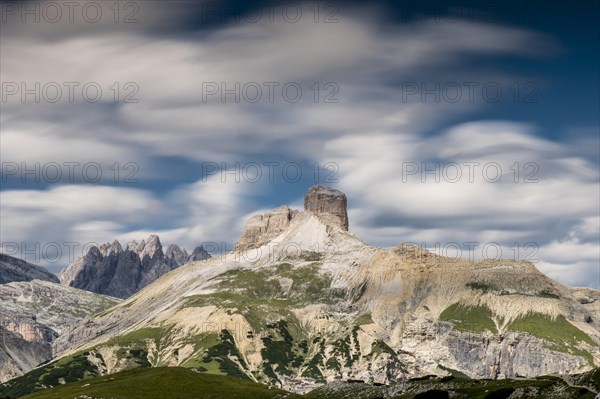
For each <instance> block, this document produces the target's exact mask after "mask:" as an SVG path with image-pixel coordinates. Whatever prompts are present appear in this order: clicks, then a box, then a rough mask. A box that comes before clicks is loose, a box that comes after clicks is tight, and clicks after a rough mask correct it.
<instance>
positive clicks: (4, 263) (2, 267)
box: [0, 254, 58, 284]
mask: <svg viewBox="0 0 600 399" xmlns="http://www.w3.org/2000/svg"><path fill="white" fill-rule="evenodd" d="M36 279H37V280H45V281H50V282H53V283H58V277H56V276H55V275H54V274H52V273H50V272H49V271H47V270H46V269H44V268H43V267H40V266H37V265H33V264H31V263H28V262H26V261H24V260H21V259H17V258H13V257H12V256H9V255H5V254H0V284H6V283H11V282H13V281H31V280H36Z"/></svg>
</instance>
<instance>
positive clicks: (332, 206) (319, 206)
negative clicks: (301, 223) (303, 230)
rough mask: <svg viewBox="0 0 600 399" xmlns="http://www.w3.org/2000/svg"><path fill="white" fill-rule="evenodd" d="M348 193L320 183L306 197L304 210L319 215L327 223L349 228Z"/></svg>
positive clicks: (345, 228) (344, 228)
mask: <svg viewBox="0 0 600 399" xmlns="http://www.w3.org/2000/svg"><path fill="white" fill-rule="evenodd" d="M347 205H348V200H347V199H346V194H344V193H342V192H341V191H338V190H334V189H332V188H329V187H326V186H322V185H318V186H313V187H311V188H310V189H309V190H308V192H307V193H306V196H305V197H304V210H305V211H308V212H311V213H313V214H315V215H317V216H318V217H319V218H320V219H322V220H323V222H325V223H326V224H334V225H336V226H339V227H341V228H342V229H343V230H348V213H347V211H346V207H347Z"/></svg>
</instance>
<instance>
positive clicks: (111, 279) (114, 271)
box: [59, 234, 210, 298]
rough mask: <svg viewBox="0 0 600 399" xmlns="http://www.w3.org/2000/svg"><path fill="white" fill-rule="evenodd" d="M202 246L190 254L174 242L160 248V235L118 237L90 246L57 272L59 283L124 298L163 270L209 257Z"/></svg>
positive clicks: (161, 273)
mask: <svg viewBox="0 0 600 399" xmlns="http://www.w3.org/2000/svg"><path fill="white" fill-rule="evenodd" d="M209 258H210V254H209V253H208V252H206V250H205V249H204V247H203V246H199V247H196V248H195V249H194V251H193V252H192V254H188V253H187V251H186V250H185V249H181V248H180V247H179V246H177V245H175V244H171V245H169V246H168V247H167V250H166V251H165V252H163V247H162V244H161V242H160V238H159V237H158V236H157V235H155V234H152V235H150V236H149V237H148V239H147V240H142V241H141V242H139V243H137V242H133V243H130V244H127V245H126V246H125V247H123V246H122V245H121V243H120V242H119V241H118V240H115V241H113V242H112V243H105V244H102V245H100V246H99V247H98V246H92V247H90V249H89V250H88V252H87V254H86V255H84V256H83V257H81V258H78V259H76V260H75V261H74V262H73V263H71V264H70V265H69V266H67V267H66V268H65V269H64V270H62V272H61V273H60V276H59V279H60V283H61V284H63V285H68V286H70V287H75V288H80V289H84V290H86V291H91V292H95V293H98V294H105V295H110V296H114V297H118V298H127V297H129V296H131V295H132V294H134V293H136V292H137V291H139V290H140V289H142V288H143V287H145V286H147V285H148V284H150V283H151V282H153V281H155V280H156V279H157V278H159V277H160V276H162V275H163V274H165V273H168V272H170V271H172V270H174V269H176V268H178V267H180V266H182V265H184V264H186V263H189V262H194V261H200V260H205V259H209Z"/></svg>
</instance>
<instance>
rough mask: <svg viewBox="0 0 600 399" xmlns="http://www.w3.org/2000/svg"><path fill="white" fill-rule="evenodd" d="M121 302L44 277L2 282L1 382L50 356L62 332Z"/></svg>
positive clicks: (0, 291)
mask: <svg viewBox="0 0 600 399" xmlns="http://www.w3.org/2000/svg"><path fill="white" fill-rule="evenodd" d="M118 302H119V300H118V299H116V298H110V297H105V296H102V295H97V294H94V293H91V292H87V291H82V290H78V289H75V288H69V287H64V286H61V285H59V284H55V283H51V282H48V281H42V280H34V281H29V282H14V283H8V284H2V285H0V338H1V340H0V382H4V381H7V380H9V379H12V378H15V377H18V376H20V375H22V374H24V373H26V372H28V371H30V370H31V369H33V368H34V367H35V366H37V365H38V364H40V363H42V362H45V361H47V360H50V359H51V358H52V355H53V353H52V343H53V342H54V341H55V340H56V338H57V337H58V336H59V335H60V334H62V333H63V332H65V331H66V330H67V329H68V328H70V327H72V326H73V325H75V324H77V323H78V322H79V321H80V320H82V319H84V318H85V317H87V316H90V315H92V314H94V313H97V312H99V311H102V310H104V309H106V308H108V307H110V306H113V305H115V304H117V303H118Z"/></svg>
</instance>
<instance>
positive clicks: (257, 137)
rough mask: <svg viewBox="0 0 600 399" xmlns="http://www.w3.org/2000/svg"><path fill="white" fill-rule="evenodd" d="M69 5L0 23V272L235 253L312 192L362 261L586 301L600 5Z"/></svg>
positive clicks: (594, 253)
mask: <svg viewBox="0 0 600 399" xmlns="http://www.w3.org/2000/svg"><path fill="white" fill-rule="evenodd" d="M67 3H68V2H62V1H54V2H39V1H31V2H2V3H0V5H1V6H2V24H1V25H0V26H1V32H0V34H1V36H0V68H1V69H0V77H1V81H2V99H1V100H2V102H1V103H0V106H1V113H0V155H1V158H2V161H1V162H2V189H1V191H0V212H1V215H0V216H1V219H0V235H1V237H0V241H2V245H3V248H4V250H5V251H9V252H18V255H19V256H22V257H24V258H26V259H27V260H30V261H36V260H39V263H41V264H44V265H46V266H48V267H49V268H50V269H51V270H52V271H55V272H56V271H58V270H60V268H62V267H64V266H66V264H67V263H68V261H69V256H68V251H69V249H68V248H70V246H73V245H75V244H72V243H79V244H80V245H79V246H78V249H77V250H75V253H76V254H77V255H80V252H81V248H82V247H83V246H84V245H85V244H86V243H90V242H96V243H102V242H108V241H112V240H114V239H119V240H121V241H122V242H128V241H131V240H134V239H135V240H138V241H139V240H141V239H144V238H146V237H147V236H148V235H149V234H151V233H158V234H159V235H160V236H161V239H162V242H163V244H169V243H178V244H180V245H182V246H184V247H186V248H187V249H188V250H189V249H192V248H193V247H194V246H196V245H198V244H200V243H202V242H215V243H219V244H220V245H221V246H222V247H223V248H224V249H231V248H232V247H233V245H234V243H235V242H236V241H237V239H238V238H239V236H240V235H241V232H242V229H243V225H244V223H245V221H246V219H247V218H248V217H249V216H250V215H252V214H254V213H257V212H261V211H265V210H268V209H271V208H273V207H276V206H279V205H281V204H292V205H294V206H296V207H298V208H300V207H301V206H302V198H303V195H304V193H305V192H306V190H307V189H308V187H310V186H311V185H312V184H316V183H324V184H328V185H330V186H334V187H336V188H338V189H340V190H342V191H344V192H345V193H346V194H347V195H348V199H349V213H350V226H351V227H350V228H351V230H352V231H354V232H355V233H357V234H358V235H359V236H360V237H361V238H362V239H363V240H365V241H367V242H369V243H372V244H374V245H378V246H393V245H397V244H398V243H399V242H414V243H418V244H419V245H424V246H426V247H428V248H431V249H433V250H437V251H438V252H441V253H444V254H447V255H457V250H456V248H457V247H460V248H461V251H462V252H461V253H460V254H461V255H462V256H474V257H476V258H481V257H485V256H488V257H496V256H500V255H499V254H498V251H501V256H502V257H505V258H516V257H518V258H519V259H530V260H533V261H535V262H536V266H537V267H538V268H540V269H541V270H542V271H544V272H545V273H547V274H549V275H550V276H551V277H553V278H555V279H557V280H559V281H561V282H562V283H565V284H571V285H578V286H590V287H595V288H599V286H600V270H599V263H600V245H599V237H600V232H599V225H600V215H599V211H600V209H599V206H600V205H599V200H600V198H599V197H600V185H599V176H600V174H599V170H598V168H599V159H598V157H599V153H600V148H599V147H600V141H599V118H600V116H599V108H600V104H599V99H598V93H599V80H598V69H599V67H600V64H599V60H598V54H599V49H598V37H599V35H598V26H597V24H596V23H595V19H594V15H598V5H588V6H586V7H585V8H583V7H582V8H581V9H573V8H572V7H566V5H564V4H563V5H561V4H559V3H556V4H553V5H546V6H544V7H541V6H540V7H538V6H536V5H535V3H527V4H525V3H522V2H514V3H513V2H503V3H502V6H501V5H500V3H498V4H493V5H492V4H489V5H474V4H473V2H464V3H463V2H442V1H434V2H425V3H424V2H368V3H366V2H365V3H360V2H344V3H337V2H317V3H315V2H306V3H304V2H288V3H284V2H281V3H279V5H278V6H272V5H265V4H266V3H265V4H261V3H258V2H248V3H243V4H242V3H240V2H238V3H234V2H224V1H223V2H221V1H203V2H200V1H195V2H192V1H175V2H169V3H168V4H167V3H166V2H153V1H150V2H146V1H139V2H120V3H118V4H119V7H117V8H115V7H114V3H113V2H99V1H97V2H94V1H81V2H77V5H76V6H75V7H74V8H73V9H70V8H69V6H68V5H67ZM109 3H110V4H109ZM111 5H113V6H112V8H111ZM36 18H37V19H38V20H39V22H37V21H36ZM59 173H60V176H59ZM36 245H37V246H38V247H36ZM17 247H18V249H16V248H17ZM57 247H59V248H60V250H61V251H62V256H60V257H58V259H56V258H53V257H52V256H51V255H52V254H53V253H54V252H53V251H55V250H56V248H57ZM36 248H39V249H36ZM78 251H79V252H78ZM36 257H37V258H39V259H35V258H36ZM50 258H51V259H50Z"/></svg>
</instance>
